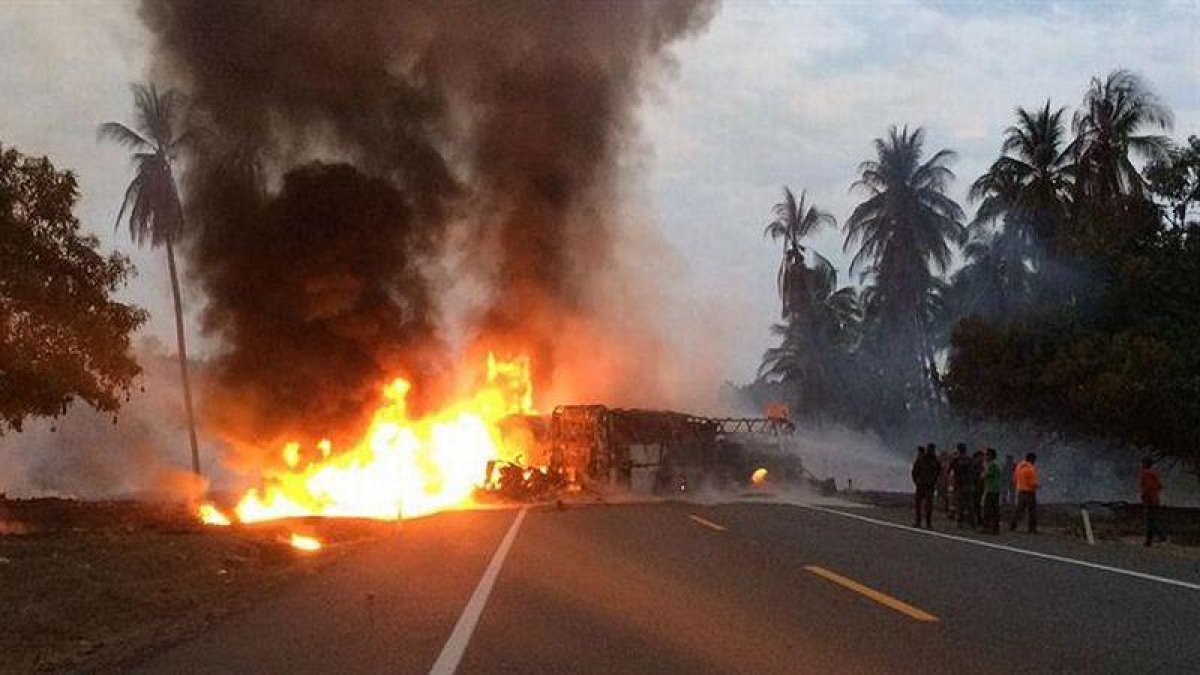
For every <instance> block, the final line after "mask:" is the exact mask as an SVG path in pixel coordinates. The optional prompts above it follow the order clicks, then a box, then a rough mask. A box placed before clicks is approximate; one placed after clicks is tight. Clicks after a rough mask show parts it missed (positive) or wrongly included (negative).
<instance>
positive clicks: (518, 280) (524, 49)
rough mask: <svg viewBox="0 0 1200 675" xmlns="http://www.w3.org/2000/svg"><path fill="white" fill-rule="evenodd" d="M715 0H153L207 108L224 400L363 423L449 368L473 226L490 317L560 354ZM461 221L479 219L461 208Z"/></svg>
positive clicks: (256, 409) (546, 356) (254, 415)
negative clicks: (666, 73) (679, 56)
mask: <svg viewBox="0 0 1200 675" xmlns="http://www.w3.org/2000/svg"><path fill="white" fill-rule="evenodd" d="M711 13H712V6H711V4H710V3H709V2H708V1H706V0H681V1H676V2H671V1H652V0H622V1H620V2H604V1H591V0H578V1H574V0H561V1H555V2H548V1H546V2H542V1H532V0H531V1H528V2H514V1H496V2H481V1H478V0H476V1H474V2H456V1H453V0H452V1H449V2H445V1H441V0H428V1H421V0H416V1H411V2H401V1H398V0H348V1H334V0H324V1H323V0H308V1H299V2H297V1H295V0H247V1H244V2H242V1H221V0H144V2H143V6H142V16H143V18H144V20H145V22H146V24H147V25H148V26H149V27H150V29H151V30H152V31H153V33H154V34H155V36H156V40H157V59H156V69H157V72H156V73H155V74H156V75H157V76H159V77H162V78H166V79H169V80H170V81H171V82H174V83H177V84H179V86H180V87H181V88H184V89H186V90H188V91H189V92H190V93H191V94H192V95H193V96H194V97H195V100H196V101H197V102H198V104H199V105H200V106H201V107H202V109H203V110H204V111H205V113H206V118H207V121H206V124H205V126H206V130H207V133H205V134H204V136H203V138H204V141H205V142H204V144H203V146H204V147H205V152H204V153H202V154H201V155H200V156H199V157H198V159H197V160H196V161H195V162H193V166H192V167H191V170H190V171H189V172H188V188H189V190H188V196H189V203H188V210H189V214H191V215H192V217H193V219H194V220H195V221H198V222H194V223H193V225H194V227H193V230H192V235H193V240H192V242H191V244H190V247H189V250H190V255H191V258H190V262H191V268H192V270H193V271H194V274H195V276H196V277H197V278H198V280H199V282H200V285H201V287H202V289H203V291H204V293H205V294H206V296H207V301H208V308H207V311H206V313H205V327H206V329H208V330H209V331H211V332H213V333H215V334H216V335H219V336H220V337H221V338H222V340H223V344H224V346H225V351H224V352H223V354H222V356H221V357H220V359H219V361H218V364H217V365H218V370H219V373H218V382H219V383H220V385H221V387H220V388H221V392H220V394H221V395H220V396H217V398H216V399H215V400H218V401H221V403H220V406H221V408H222V409H223V410H228V409H229V408H230V407H231V406H232V407H233V408H235V409H236V411H237V412H236V415H241V416H244V417H245V418H246V419H244V420H242V422H243V423H244V424H248V425H252V426H253V425H262V426H263V428H269V427H270V426H272V425H270V424H266V425H264V421H266V420H272V421H280V420H282V421H288V422H290V421H291V420H292V419H303V420H306V421H307V422H309V423H310V425H309V428H312V425H314V424H317V423H320V424H329V425H332V426H335V427H336V426H341V425H340V424H338V423H339V422H341V423H345V422H350V421H353V417H354V414H355V411H360V410H362V409H363V406H362V404H363V402H364V399H365V398H366V397H368V396H370V393H369V392H371V391H373V390H374V388H375V387H377V386H378V384H379V381H380V380H381V379H382V378H384V377H387V376H389V375H393V374H396V373H398V372H400V373H405V374H408V375H410V376H412V377H416V378H418V379H420V378H422V377H426V376H428V377H429V378H431V379H433V378H435V376H436V374H437V373H438V372H442V371H443V370H444V367H445V366H444V363H445V362H444V359H445V355H444V353H443V352H442V348H441V346H440V345H441V343H440V341H439V327H440V326H441V322H442V317H441V315H440V313H439V311H440V310H441V309H443V307H442V306H441V304H440V302H439V290H440V285H439V284H438V283H435V282H436V275H435V274H433V273H432V272H431V270H433V269H434V268H435V267H436V265H437V263H438V261H439V260H440V259H441V257H442V256H443V255H444V253H445V251H444V250H443V246H444V245H445V244H446V241H447V237H446V234H447V232H448V231H449V230H450V228H451V227H452V226H453V227H455V228H459V227H461V228H463V229H465V231H466V236H464V237H460V238H456V239H455V240H454V241H465V242H466V244H465V246H466V248H467V250H466V251H460V252H458V253H460V254H463V255H462V256H461V257H462V258H463V259H465V260H466V261H467V264H466V267H467V268H468V269H469V270H471V272H472V273H473V274H475V275H477V276H478V277H479V278H480V280H481V281H483V282H485V287H486V288H488V289H489V292H488V297H487V298H486V299H484V300H483V302H482V303H481V305H482V309H481V310H480V311H479V312H478V314H477V316H475V319H474V322H473V325H474V328H475V332H476V334H477V335H478V336H479V337H480V339H481V340H484V341H494V342H495V343H497V344H500V345H506V346H508V347H510V348H520V349H523V350H527V351H530V352H532V353H533V355H534V361H535V369H536V370H537V371H538V372H539V374H541V375H543V376H547V375H548V374H549V373H550V372H551V370H552V367H553V361H554V357H555V354H554V351H555V344H556V339H557V335H558V334H559V332H560V331H562V330H563V326H564V325H565V324H564V323H563V317H568V316H570V317H579V316H583V317H586V316H587V314H588V311H589V306H590V304H589V303H590V302H591V301H592V297H591V293H592V291H593V288H594V284H593V279H594V278H595V276H596V275H598V274H603V273H604V271H605V270H606V269H607V268H608V267H609V265H610V262H611V260H612V256H613V255H614V251H613V246H614V244H613V240H614V232H615V229H614V228H616V227H617V226H618V222H617V220H618V219H616V218H614V217H613V215H612V213H613V210H614V209H613V204H612V202H611V200H613V199H615V198H616V183H615V178H616V175H615V173H616V160H617V159H618V156H619V154H620V153H621V151H622V149H623V143H624V141H625V139H626V138H627V137H628V135H629V132H630V131H631V130H632V129H631V127H632V120H631V117H632V113H633V110H634V107H635V104H636V103H637V101H638V97H639V93H640V92H641V91H642V90H643V89H644V87H645V84H646V81H647V77H648V76H649V75H651V74H652V72H653V71H654V70H655V69H656V68H657V67H658V66H660V65H661V64H662V63H663V61H664V60H666V59H667V58H668V57H667V55H666V53H665V50H666V48H667V47H668V46H669V45H670V43H671V42H673V41H674V40H676V39H678V38H680V37H681V36H684V35H686V34H688V33H691V32H693V31H695V30H697V29H699V28H700V27H702V26H703V25H704V24H705V23H706V22H707V21H708V19H709V18H710V16H711ZM455 231H456V232H457V231H458V230H457V229H456V230H455Z"/></svg>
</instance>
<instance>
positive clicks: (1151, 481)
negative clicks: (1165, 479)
mask: <svg viewBox="0 0 1200 675" xmlns="http://www.w3.org/2000/svg"><path fill="white" fill-rule="evenodd" d="M1138 486H1139V487H1140V488H1141V493H1142V511H1144V512H1145V515H1146V546H1151V545H1152V544H1153V542H1154V537H1156V536H1159V528H1158V508H1159V506H1160V505H1161V504H1162V502H1161V501H1160V499H1161V493H1162V479H1160V478H1159V477H1158V472H1157V471H1155V470H1154V460H1152V459H1150V458H1149V457H1146V458H1145V459H1143V460H1142V471H1141V473H1140V474H1139V476H1138Z"/></svg>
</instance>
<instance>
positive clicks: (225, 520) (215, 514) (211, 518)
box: [198, 504, 230, 526]
mask: <svg viewBox="0 0 1200 675" xmlns="http://www.w3.org/2000/svg"><path fill="white" fill-rule="evenodd" d="M198 515H199V516H200V522H202V523H204V524H205V525H221V526H225V525H229V524H230V523H229V516H226V515H225V514H224V513H221V511H220V510H218V509H217V507H215V506H213V505H212V504H201V505H200V511H199V513H198Z"/></svg>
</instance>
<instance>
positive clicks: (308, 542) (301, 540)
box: [288, 533, 321, 551]
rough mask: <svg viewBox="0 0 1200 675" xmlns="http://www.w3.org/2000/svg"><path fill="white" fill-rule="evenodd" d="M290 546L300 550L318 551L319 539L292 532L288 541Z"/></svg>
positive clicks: (319, 547) (319, 546)
mask: <svg viewBox="0 0 1200 675" xmlns="http://www.w3.org/2000/svg"><path fill="white" fill-rule="evenodd" d="M288 543H290V544H291V545H292V546H294V547H296V548H298V549H300V550H301V551H320V550H321V540H319V539H317V538H316V537H309V536H307V535H303V534H295V533H292V538H291V539H290V540H289V541H288Z"/></svg>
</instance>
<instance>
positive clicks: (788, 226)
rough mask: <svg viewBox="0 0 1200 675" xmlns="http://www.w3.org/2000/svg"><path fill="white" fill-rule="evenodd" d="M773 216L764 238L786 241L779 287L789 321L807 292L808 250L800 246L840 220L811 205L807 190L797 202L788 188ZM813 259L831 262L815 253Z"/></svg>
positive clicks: (784, 190) (784, 242)
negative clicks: (805, 282)
mask: <svg viewBox="0 0 1200 675" xmlns="http://www.w3.org/2000/svg"><path fill="white" fill-rule="evenodd" d="M774 214H775V219H774V220H772V221H771V222H770V223H769V224H768V225H767V227H766V229H765V230H764V231H763V236H766V237H770V238H771V239H772V240H776V241H777V240H783V260H782V261H780V264H779V274H778V276H777V279H776V283H777V285H778V288H779V298H780V300H781V301H782V303H783V316H784V317H787V316H788V315H789V314H790V313H791V312H792V311H793V307H792V304H793V301H792V300H793V298H795V297H797V296H799V295H803V294H804V292H805V291H804V290H803V288H802V284H803V282H804V279H805V274H804V271H805V270H806V269H807V262H806V260H805V257H806V254H807V253H808V249H807V248H806V247H805V246H804V245H803V244H801V243H800V242H801V241H802V240H803V239H804V238H805V237H807V236H809V235H810V234H812V233H813V232H816V231H817V230H818V229H819V228H821V227H823V226H829V227H837V220H835V219H834V217H833V216H832V215H830V214H828V213H826V212H824V211H822V210H821V209H819V208H817V207H816V205H815V204H809V203H808V192H807V191H806V190H802V191H801V192H800V199H799V200H797V199H796V195H794V194H793V193H792V191H791V190H790V189H789V188H787V187H784V188H783V200H782V201H780V202H779V203H777V204H776V205H775V208H774ZM813 257H814V258H816V259H817V260H818V262H824V263H825V264H828V262H829V261H827V260H825V259H824V258H822V257H821V256H820V254H817V253H815V252H814V254H813Z"/></svg>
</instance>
